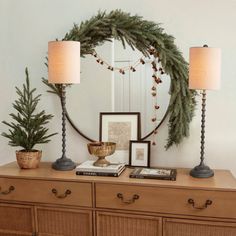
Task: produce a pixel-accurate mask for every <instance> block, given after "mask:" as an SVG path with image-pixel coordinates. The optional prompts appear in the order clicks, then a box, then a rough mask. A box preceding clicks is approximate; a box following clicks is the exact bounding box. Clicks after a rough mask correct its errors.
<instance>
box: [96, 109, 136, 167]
mask: <svg viewBox="0 0 236 236" xmlns="http://www.w3.org/2000/svg"><path fill="white" fill-rule="evenodd" d="M139 138H140V113H139V112H102V113H100V132H99V139H100V141H103V142H114V143H116V151H115V153H114V154H113V155H112V156H110V157H109V158H108V159H109V160H110V161H112V162H120V163H126V164H128V163H129V141H130V140H138V139H139Z"/></svg>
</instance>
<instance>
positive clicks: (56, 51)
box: [48, 41, 80, 84]
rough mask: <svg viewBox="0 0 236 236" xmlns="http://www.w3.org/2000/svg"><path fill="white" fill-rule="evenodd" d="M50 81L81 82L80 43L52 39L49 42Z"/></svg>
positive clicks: (59, 82) (61, 82)
mask: <svg viewBox="0 0 236 236" xmlns="http://www.w3.org/2000/svg"><path fill="white" fill-rule="evenodd" d="M48 81H49V83H53V84H78V83H80V43H79V42H77V41H51V42H49V43H48Z"/></svg>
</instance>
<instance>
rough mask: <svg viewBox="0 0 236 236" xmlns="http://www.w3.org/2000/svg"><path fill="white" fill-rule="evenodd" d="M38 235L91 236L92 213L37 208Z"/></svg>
mask: <svg viewBox="0 0 236 236" xmlns="http://www.w3.org/2000/svg"><path fill="white" fill-rule="evenodd" d="M37 220H38V232H39V235H45V236H46V235H63V236H76V235H78V236H80V235H81V236H92V211H87V210H68V209H59V208H58V209H57V208H43V207H40V208H37Z"/></svg>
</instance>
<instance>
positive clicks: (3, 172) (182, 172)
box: [0, 162, 236, 191]
mask: <svg viewBox="0 0 236 236" xmlns="http://www.w3.org/2000/svg"><path fill="white" fill-rule="evenodd" d="M131 171H132V169H129V168H126V170H125V171H124V172H123V173H122V174H121V175H120V176H119V177H102V176H78V175H76V173H75V170H73V171H56V170H53V169H52V168H51V163H49V162H42V163H40V167H39V168H37V169H30V170H23V169H20V168H19V167H18V165H17V163H16V162H12V163H9V164H6V165H3V166H1V167H0V177H5V178H22V179H42V180H56V181H78V182H79V181H80V182H99V183H111V184H131V185H145V186H157V187H172V188H191V189H192V188H196V189H203V190H224V191H236V179H235V178H234V176H233V175H232V174H231V172H230V171H228V170H215V171H214V173H215V175H214V177H211V178H207V179H197V178H193V177H191V176H190V175H189V171H190V170H189V169H185V168H183V169H177V179H176V181H168V180H155V179H134V178H129V173H130V172H131Z"/></svg>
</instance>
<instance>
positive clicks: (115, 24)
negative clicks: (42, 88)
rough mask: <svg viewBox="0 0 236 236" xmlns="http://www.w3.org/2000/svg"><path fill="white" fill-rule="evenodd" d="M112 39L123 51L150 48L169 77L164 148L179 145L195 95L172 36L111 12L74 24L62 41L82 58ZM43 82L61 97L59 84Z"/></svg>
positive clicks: (144, 51)
mask: <svg viewBox="0 0 236 236" xmlns="http://www.w3.org/2000/svg"><path fill="white" fill-rule="evenodd" d="M112 38H114V39H117V40H120V41H121V42H122V44H123V47H124V49H125V48H126V44H128V45H129V46H130V47H131V48H132V49H133V50H135V49H137V50H139V51H140V52H142V54H143V55H144V56H146V57H149V56H150V49H154V50H151V52H152V54H153V55H154V56H155V57H158V58H159V60H160V61H161V64H162V67H163V69H164V71H165V73H166V74H168V75H169V76H170V78H171V85H170V89H169V94H170V102H169V106H168V110H167V112H168V115H169V124H168V128H169V130H168V131H169V136H168V140H167V144H166V148H167V149H168V148H169V147H170V146H172V145H173V144H176V145H177V144H179V143H180V142H181V141H182V140H183V138H184V137H187V136H188V135H189V124H190V122H191V120H192V118H193V115H194V110H195V105H196V100H195V95H196V92H195V91H191V90H189V89H188V63H187V62H186V61H185V59H184V58H183V56H182V53H181V52H180V51H179V50H178V48H177V46H176V45H175V43H174V37H173V36H171V35H168V34H166V33H165V32H164V29H163V28H161V27H160V24H156V23H154V22H152V21H147V20H143V18H142V17H141V16H138V15H134V16H132V15H131V14H129V13H125V12H122V11H121V10H114V11H111V12H110V13H106V12H98V14H97V15H96V16H93V17H92V18H91V19H89V20H86V21H84V22H81V24H80V25H77V24H74V27H73V28H72V29H71V30H70V31H69V32H68V33H66V35H65V37H64V38H63V39H62V40H70V41H71V40H72V41H79V42H80V44H81V56H82V57H85V56H86V55H88V54H93V53H94V49H95V48H96V47H97V46H100V45H102V44H104V42H106V41H111V40H112ZM46 64H47V63H46ZM43 82H44V83H45V84H46V85H47V86H49V87H50V88H51V89H52V91H49V92H52V93H55V94H57V95H59V96H60V95H61V92H60V85H52V84H49V83H48V82H47V80H46V79H43Z"/></svg>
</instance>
